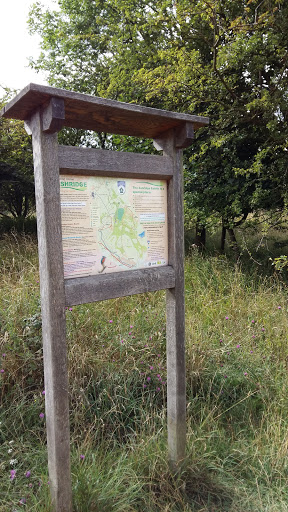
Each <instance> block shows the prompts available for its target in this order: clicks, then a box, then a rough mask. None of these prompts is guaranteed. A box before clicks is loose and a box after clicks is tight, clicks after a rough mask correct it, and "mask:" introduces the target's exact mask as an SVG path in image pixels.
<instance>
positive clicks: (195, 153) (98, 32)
mask: <svg viewBox="0 0 288 512" xmlns="http://www.w3.org/2000/svg"><path fill="white" fill-rule="evenodd" d="M59 6H60V12H52V11H46V12H44V11H43V10H42V9H41V7H40V6H39V4H35V6H34V7H33V9H32V11H31V14H30V28H31V30H32V31H34V32H37V33H38V34H40V35H41V37H42V50H43V51H42V54H41V56H40V58H39V60H38V61H37V62H34V63H32V65H33V66H34V67H35V68H36V69H39V68H41V69H44V70H46V71H47V72H48V74H49V81H50V83H51V84H52V85H57V86H61V87H65V88H68V89H69V88H71V89H74V90H79V91H81V92H86V93H91V94H96V95H101V96H107V97H111V98H114V99H118V100H122V101H130V102H141V103H142V104H143V103H144V104H145V103H146V104H149V105H150V106H154V107H160V108H167V109H171V110H178V111H184V112H192V113H195V114H200V115H208V116H210V118H211V124H210V126H209V127H208V128H205V129H201V130H199V131H198V132H197V135H196V140H195V144H194V145H193V146H192V147H191V148H190V149H189V150H188V151H187V152H186V155H185V165H186V198H187V205H188V207H190V213H191V215H194V216H195V217H197V218H198V221H199V220H200V224H202V225H204V226H205V222H206V223H207V218H211V217H212V218H218V219H221V220H222V222H223V228H224V230H226V229H229V230H230V231H231V230H233V228H234V227H235V226H236V225H238V224H239V223H241V222H242V221H243V220H245V219H246V218H247V216H248V214H249V213H252V212H257V211H259V210H262V209H263V208H265V209H267V210H275V209H280V210H283V208H285V206H286V203H287V156H286V155H287V133H288V130H287V112H288V108H287V107H288V104H287V101H288V100H287V93H286V90H287V76H288V71H287V62H288V52H287V40H288V25H287V23H286V19H287V15H288V6H287V3H286V2H284V1H282V0H280V1H276V0H263V1H261V2H260V1H256V0H244V1H243V2H231V0H210V1H205V0H194V1H192V2H191V0H189V1H188V0H180V1H178V2H172V1H170V0H156V1H154V2H151V1H149V0H117V1H115V0H105V1H104V0H94V1H91V0H82V1H81V2H80V3H79V2H77V1H76V0H61V1H60V0H59ZM231 234H232V236H233V232H231Z"/></svg>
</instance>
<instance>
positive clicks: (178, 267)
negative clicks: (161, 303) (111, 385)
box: [159, 131, 186, 471]
mask: <svg viewBox="0 0 288 512" xmlns="http://www.w3.org/2000/svg"><path fill="white" fill-rule="evenodd" d="M175 143H176V142H175V133H174V132H173V131H171V133H170V136H167V137H166V138H165V140H163V141H162V142H161V141H159V144H160V145H161V147H162V148H163V149H164V155H166V156H167V157H169V158H171V161H172V163H173V168H174V175H173V178H172V179H171V180H170V181H169V184H168V243H169V245H168V255H169V256H168V258H169V259H168V262H169V265H171V266H172V267H173V269H174V272H175V287H174V288H172V289H168V290H167V292H166V332H167V335H166V339H167V422H168V454H169V460H170V465H171V468H172V470H173V471H177V469H178V467H179V464H181V462H182V461H183V459H184V457H185V447H186V377H185V304H184V214H183V170H182V151H181V150H179V149H175Z"/></svg>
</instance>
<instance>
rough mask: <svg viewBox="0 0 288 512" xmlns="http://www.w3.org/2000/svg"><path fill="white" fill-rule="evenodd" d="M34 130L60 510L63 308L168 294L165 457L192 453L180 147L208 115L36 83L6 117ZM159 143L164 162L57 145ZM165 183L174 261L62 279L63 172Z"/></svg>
mask: <svg viewBox="0 0 288 512" xmlns="http://www.w3.org/2000/svg"><path fill="white" fill-rule="evenodd" d="M1 115H2V116H4V117H7V118H14V119H22V120H24V121H25V123H26V129H27V131H28V133H30V134H32V141H33V156H34V172H35V192H36V210H37V230H38V246H39V263H40V291H41V310H42V332H43V356H44V379H45V393H46V394H45V407H46V424H47V445H48V466H49V479H50V488H51V495H52V502H53V506H54V509H55V512H72V493H71V477H70V432H69V401H68V372H67V349H66V335H65V329H66V323H65V307H67V306H72V305H76V304H83V303H88V302H94V301H99V300H106V299H111V298H115V297H122V296H126V295H133V294H137V293H143V292H149V291H155V290H161V289H166V290H167V295H166V304H167V306H166V324H167V421H168V454H169V461H170V464H171V467H172V469H173V470H176V469H177V466H178V465H179V463H180V462H181V461H182V460H183V459H184V457H185V443H186V400H185V340H184V332H185V311H184V243H183V225H184V222H183V173H182V149H183V148H185V147H187V146H189V145H191V143H192V139H193V134H194V130H196V129H198V128H200V127H201V126H204V125H207V124H208V119H207V118H204V117H199V116H193V115H188V114H179V113H175V112H168V111H163V110H158V109H152V108H148V107H141V106H139V105H132V104H126V103H120V102H117V101H113V100H107V99H103V98H97V97H93V96H88V95H84V94H79V93H74V92H71V91H66V90H62V89H56V88H52V87H46V86H40V85H36V84H29V85H28V86H27V87H26V88H25V89H23V90H22V91H21V92H20V93H19V94H18V95H17V96H16V97H15V98H14V99H13V100H12V101H10V102H9V103H8V104H7V105H6V106H5V107H4V108H3V109H2V111H1ZM63 126H67V127H74V128H82V129H86V130H94V131H97V132H105V133H111V134H123V135H130V136H137V137H143V138H145V137H146V138H152V139H154V145H155V147H156V149H157V150H161V151H163V156H155V155H144V154H133V153H121V152H113V151H106V150H100V149H99V150H96V149H87V148H78V147H67V146H59V145H58V141H57V132H58V131H59V130H60V129H61V128H62V127H63ZM69 174H70V175H72V174H73V175H77V176H79V177H82V179H84V178H83V177H85V176H104V177H106V176H107V177H118V178H119V179H122V180H125V179H128V178H138V179H143V178H145V179H150V180H165V181H167V190H168V193H167V194H168V199H167V212H168V219H167V220H168V262H167V263H168V264H166V265H164V266H159V267H153V268H152V267H151V268H140V269H137V270H126V271H125V272H124V271H122V272H115V273H107V274H106V273H101V274H98V275H87V276H84V277H75V278H74V277H73V278H68V279H64V265H63V243H62V228H61V202H60V184H59V176H61V175H65V176H66V175H69Z"/></svg>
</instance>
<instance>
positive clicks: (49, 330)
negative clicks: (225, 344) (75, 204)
mask: <svg viewBox="0 0 288 512" xmlns="http://www.w3.org/2000/svg"><path fill="white" fill-rule="evenodd" d="M41 121H42V120H41V115H40V112H39V111H38V112H36V113H35V114H34V115H33V116H32V118H31V121H30V122H29V127H30V128H31V131H32V138H33V157H34V172H35V193H36V209H37V230H38V248H39V264H40V291H41V311H42V336H43V358H44V381H45V409H46V425H47V444H48V467H49V479H50V489H51V495H52V502H53V505H54V510H55V512H72V498H71V477H70V434H69V402H68V376H67V353H66V339H65V329H66V327H65V325H66V322H65V292H64V271H63V254H62V234H61V222H60V219H61V209H60V190H59V189H60V186H59V165H58V145H57V135H56V134H45V133H43V132H42V122H41Z"/></svg>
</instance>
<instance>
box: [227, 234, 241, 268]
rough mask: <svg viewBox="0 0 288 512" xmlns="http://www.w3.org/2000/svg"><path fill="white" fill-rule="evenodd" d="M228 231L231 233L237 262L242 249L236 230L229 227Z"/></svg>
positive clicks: (232, 246)
mask: <svg viewBox="0 0 288 512" xmlns="http://www.w3.org/2000/svg"><path fill="white" fill-rule="evenodd" d="M227 231H228V233H229V237H230V240H231V248H232V250H233V252H234V255H235V260H236V262H238V260H239V259H240V249H239V245H238V242H237V239H236V235H235V231H234V229H233V228H227Z"/></svg>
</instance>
